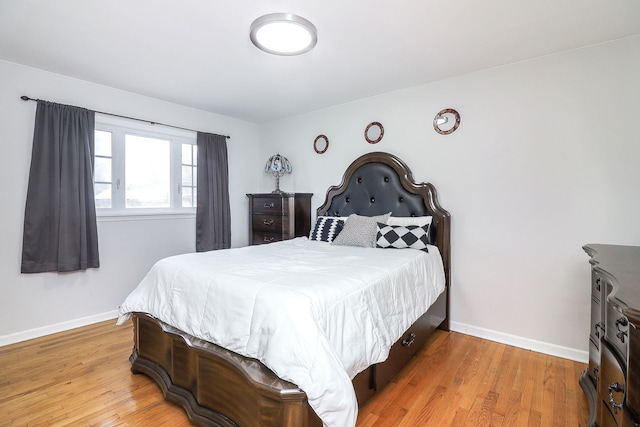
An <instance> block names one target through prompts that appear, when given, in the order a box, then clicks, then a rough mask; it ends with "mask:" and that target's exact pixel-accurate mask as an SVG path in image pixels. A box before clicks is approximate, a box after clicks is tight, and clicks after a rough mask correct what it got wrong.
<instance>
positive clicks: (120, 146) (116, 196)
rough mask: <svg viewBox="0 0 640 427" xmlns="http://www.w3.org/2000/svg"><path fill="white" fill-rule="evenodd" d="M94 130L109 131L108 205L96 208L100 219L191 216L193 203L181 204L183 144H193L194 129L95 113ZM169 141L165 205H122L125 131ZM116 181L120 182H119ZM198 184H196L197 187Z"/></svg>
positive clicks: (192, 214) (194, 139) (124, 187)
mask: <svg viewBox="0 0 640 427" xmlns="http://www.w3.org/2000/svg"><path fill="white" fill-rule="evenodd" d="M95 130H100V131H105V132H111V134H112V140H111V141H112V146H111V159H112V161H111V207H110V208H96V212H97V216H98V217H100V218H103V219H106V218H113V219H118V218H120V219H158V218H160V217H166V216H186V217H193V216H195V213H196V208H195V207H182V144H191V145H196V138H197V135H196V132H193V131H187V130H182V129H176V128H171V127H168V126H163V125H153V124H150V123H147V122H141V121H136V120H128V119H124V118H120V117H113V116H108V115H103V114H99V113H96V119H95ZM126 134H132V135H139V136H143V137H150V138H156V139H162V140H168V141H170V159H171V160H170V162H171V166H170V167H171V169H170V196H169V197H170V203H171V207H167V208H127V207H126V205H125V203H126V202H125V189H126V176H125V145H124V143H125V135H126ZM118 181H119V182H118ZM196 188H197V187H196Z"/></svg>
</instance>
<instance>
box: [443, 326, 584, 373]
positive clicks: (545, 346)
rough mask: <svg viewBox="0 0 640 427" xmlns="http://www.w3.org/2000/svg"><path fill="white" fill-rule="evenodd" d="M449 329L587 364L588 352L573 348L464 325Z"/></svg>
mask: <svg viewBox="0 0 640 427" xmlns="http://www.w3.org/2000/svg"><path fill="white" fill-rule="evenodd" d="M449 327H450V329H451V330H452V331H454V332H460V333H462V334H466V335H472V336H474V337H478V338H483V339H486V340H489V341H495V342H499V343H501V344H507V345H511V346H514V347H519V348H524V349H526V350H532V351H536V352H538V353H544V354H549V355H551V356H557V357H562V358H563V359H569V360H575V361H576V362H582V363H588V362H589V352H588V351H585V350H578V349H575V348H569V347H563V346H560V345H556V344H549V343H546V342H542V341H536V340H532V339H529V338H522V337H518V336H515V335H510V334H505V333H503V332H498V331H493V330H491V329H484V328H479V327H477V326H472V325H467V324H465V323H459V322H450V323H449Z"/></svg>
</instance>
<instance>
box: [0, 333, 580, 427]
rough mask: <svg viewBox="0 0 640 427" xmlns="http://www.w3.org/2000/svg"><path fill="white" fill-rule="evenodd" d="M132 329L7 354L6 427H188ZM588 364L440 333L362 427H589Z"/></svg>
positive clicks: (2, 410) (373, 406) (373, 404)
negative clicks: (133, 366)
mask: <svg viewBox="0 0 640 427" xmlns="http://www.w3.org/2000/svg"><path fill="white" fill-rule="evenodd" d="M131 348H132V328H131V327H130V326H115V324H114V321H107V322H102V323H97V324H95V325H90V326H86V327H83V328H78V329H74V330H72V331H67V332H62V333H59V334H55V335H50V336H47V337H42V338H38V339H35V340H30V341H26V342H23V343H17V344H13V345H10V346H5V347H0V426H67V425H73V426H154V427H155V426H172V427H174V426H189V425H191V424H190V422H189V419H188V418H187V416H186V414H185V412H184V411H183V410H182V409H181V408H180V407H178V406H176V405H173V404H171V403H169V402H166V401H165V400H164V398H163V396H162V392H161V391H160V388H159V387H158V386H157V385H156V384H155V383H154V382H153V381H152V380H151V379H149V378H147V377H146V376H144V375H132V374H131V372H130V371H129V367H130V366H129V360H128V357H129V354H130V352H131ZM585 368H586V365H585V364H582V363H577V362H573V361H569V360H565V359H560V358H557V357H552V356H547V355H544V354H540V353H534V352H531V351H527V350H522V349H519V348H515V347H510V346H506V345H503V344H498V343H494V342H491V341H486V340H482V339H479V338H474V337H470V336H467V335H463V334H459V333H455V332H443V331H437V333H436V334H435V335H434V336H433V337H432V338H431V339H430V341H429V342H428V343H427V345H426V346H425V347H424V349H423V350H422V351H420V352H419V353H418V355H417V356H416V357H415V358H414V359H413V360H412V361H411V362H410V363H409V365H407V367H406V368H405V369H404V370H403V371H402V372H401V373H400V374H399V375H398V377H396V379H395V380H394V381H392V382H391V383H390V384H388V385H387V387H385V389H384V390H383V391H382V392H380V393H379V394H378V395H377V396H375V397H374V398H373V399H371V400H370V401H369V402H367V404H365V405H364V406H363V407H362V408H360V415H359V417H358V427H374V426H375V427H380V426H384V427H388V426H394V427H395V426H398V427H402V426H405V427H416V426H427V425H428V426H434V427H438V426H440V427H444V426H455V427H458V426H518V427H519V426H542V427H549V426H553V427H555V426H558V427H560V426H571V427H576V426H584V425H585V424H586V420H587V416H588V409H587V401H586V398H585V397H584V395H583V393H582V390H581V389H580V386H579V385H578V378H579V376H580V373H581V371H582V370H583V369H585Z"/></svg>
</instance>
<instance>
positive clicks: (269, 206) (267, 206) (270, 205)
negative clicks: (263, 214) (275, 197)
mask: <svg viewBox="0 0 640 427" xmlns="http://www.w3.org/2000/svg"><path fill="white" fill-rule="evenodd" d="M274 206H275V203H273V202H271V203H265V204H264V207H265V208H273V207H274Z"/></svg>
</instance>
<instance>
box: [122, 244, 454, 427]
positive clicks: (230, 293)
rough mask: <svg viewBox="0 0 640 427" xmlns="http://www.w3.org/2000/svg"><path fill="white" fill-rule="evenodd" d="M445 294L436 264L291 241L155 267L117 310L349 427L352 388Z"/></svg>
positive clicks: (420, 256) (412, 253)
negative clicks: (220, 354) (288, 390)
mask: <svg viewBox="0 0 640 427" xmlns="http://www.w3.org/2000/svg"><path fill="white" fill-rule="evenodd" d="M443 290H444V272H443V268H442V259H441V257H440V253H439V252H438V249H437V248H436V247H435V246H429V253H428V254H427V253H425V252H423V251H418V250H414V249H373V248H359V247H347V246H334V245H330V244H328V243H324V242H316V241H309V240H308V239H307V238H305V237H302V238H297V239H293V240H288V241H285V242H279V243H272V244H269V245H260V246H249V247H244V248H237V249H228V250H222V251H211V252H201V253H194V254H186V255H179V256H174V257H170V258H166V259H163V260H161V261H159V262H158V263H156V264H155V265H154V266H153V268H152V269H151V271H149V273H148V274H147V276H146V277H145V278H144V279H143V280H142V282H141V283H140V285H139V286H138V287H137V288H136V289H135V290H134V291H133V292H132V293H131V294H130V295H129V296H128V297H127V298H126V300H125V301H124V303H123V304H122V306H121V307H120V317H119V319H118V323H119V324H121V323H123V322H124V321H126V320H127V319H128V318H129V316H130V313H131V312H144V313H149V314H151V315H152V316H154V317H156V318H157V319H159V320H161V321H163V322H165V323H167V324H169V325H172V326H174V327H176V328H179V329H181V330H183V331H185V332H187V333H189V334H191V335H193V336H195V337H198V338H201V339H204V340H207V341H211V342H213V343H216V344H218V345H220V346H222V347H225V348H227V349H229V350H231V351H234V352H236V353H239V354H241V355H243V356H247V357H252V358H256V359H258V360H260V361H261V362H262V363H264V364H265V365H266V366H268V367H269V368H270V369H271V370H273V371H274V372H275V373H276V374H277V375H278V376H279V377H281V378H283V379H286V380H288V381H291V382H293V383H294V384H296V385H298V387H300V388H301V389H302V390H304V391H305V393H306V394H307V397H308V400H309V404H310V405H311V407H312V408H313V409H314V410H315V412H316V413H317V414H318V416H319V417H320V418H321V419H322V421H323V423H324V425H325V426H335V427H346V426H355V424H356V418H357V413H358V406H357V402H356V397H355V393H354V390H353V386H352V384H351V379H352V378H353V377H354V376H355V375H356V374H358V373H359V372H360V371H362V370H364V369H365V368H366V367H367V366H369V365H371V364H373V363H379V362H382V361H384V360H385V359H386V358H387V356H388V353H389V349H390V347H391V345H392V344H393V343H394V342H395V341H396V340H398V339H399V338H400V336H401V335H402V333H403V332H404V331H405V330H406V329H407V328H408V327H409V326H411V324H412V323H413V322H414V321H415V320H417V319H418V317H420V316H421V315H422V314H423V313H424V312H425V311H426V310H427V309H428V308H429V306H430V305H431V304H432V303H433V302H434V301H435V300H436V298H437V297H438V295H440V293H441V292H442V291H443Z"/></svg>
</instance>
